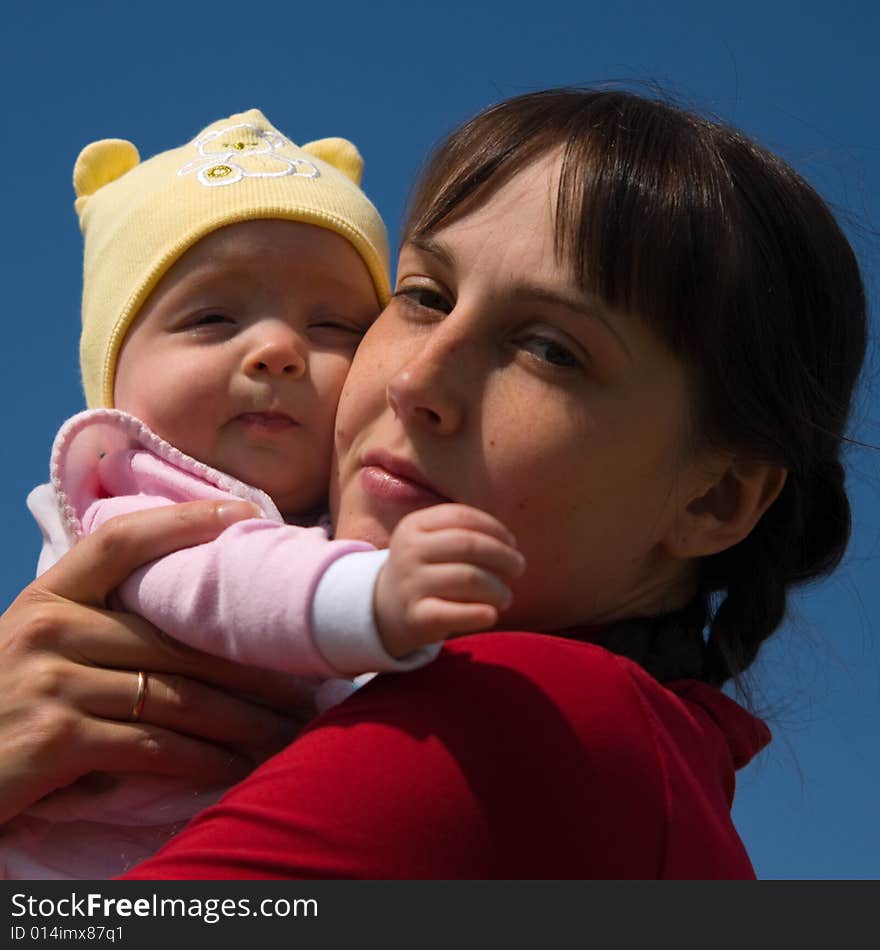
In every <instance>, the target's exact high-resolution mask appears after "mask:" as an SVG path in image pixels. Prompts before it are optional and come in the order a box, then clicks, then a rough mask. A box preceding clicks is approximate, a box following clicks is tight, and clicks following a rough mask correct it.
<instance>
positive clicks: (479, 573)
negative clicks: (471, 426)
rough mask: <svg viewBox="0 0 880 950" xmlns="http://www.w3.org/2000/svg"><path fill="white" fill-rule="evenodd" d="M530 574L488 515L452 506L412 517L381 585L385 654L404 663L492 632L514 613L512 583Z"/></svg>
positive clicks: (378, 611)
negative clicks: (459, 637)
mask: <svg viewBox="0 0 880 950" xmlns="http://www.w3.org/2000/svg"><path fill="white" fill-rule="evenodd" d="M524 570H525V559H524V558H523V556H522V554H520V552H519V551H517V549H516V541H515V539H514V538H513V536H512V535H511V534H510V532H509V531H508V530H507V528H505V527H504V525H502V524H501V522H500V521H498V520H497V519H496V518H494V517H492V516H491V515H489V514H487V513H486V512H484V511H480V510H478V509H476V508H470V507H467V506H465V505H457V504H446V505H436V506H434V507H431V508H425V509H422V510H420V511H415V512H413V513H412V514H410V515H407V516H406V517H405V518H403V519H402V520H401V521H400V523H399V524H398V525H397V527H396V528H395V529H394V532H393V534H392V536H391V541H390V544H389V554H388V560H387V561H386V563H385V565H384V566H383V567H382V569H381V571H380V573H379V576H378V579H377V582H376V589H375V599H374V610H375V616H376V626H377V627H378V629H379V633H380V636H381V638H382V642H383V643H384V645H385V649H386V650H387V651H388V652H389V653H390V654H392V655H393V656H401V655H402V654H405V653H407V652H408V651H411V650H413V649H415V648H418V647H423V646H425V645H427V644H430V643H435V642H437V641H439V640H443V639H445V638H446V637H449V636H453V635H456V634H464V633H475V632H477V631H479V630H486V629H489V628H491V627H493V626H494V625H495V624H496V622H497V621H498V615H499V613H500V611H502V610H504V609H505V608H506V607H508V606H510V602H511V598H512V595H511V591H510V587H509V586H508V583H509V582H510V581H512V580H513V579H514V578H516V577H518V576H519V575H520V574H522V573H523V571H524Z"/></svg>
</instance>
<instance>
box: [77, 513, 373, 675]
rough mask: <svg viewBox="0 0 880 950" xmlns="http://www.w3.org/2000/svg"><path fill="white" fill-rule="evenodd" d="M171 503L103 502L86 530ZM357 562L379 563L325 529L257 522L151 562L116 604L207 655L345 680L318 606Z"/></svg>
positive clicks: (120, 593) (364, 549)
mask: <svg viewBox="0 0 880 950" xmlns="http://www.w3.org/2000/svg"><path fill="white" fill-rule="evenodd" d="M232 497H233V496H230V498H232ZM169 503H170V502H169V500H168V499H163V498H161V497H153V496H145V495H140V496H133V497H132V496H129V497H116V498H108V499H102V500H101V501H99V502H97V503H96V504H95V505H93V506H92V508H91V509H90V510H89V512H88V513H87V517H86V518H84V519H83V522H84V526H85V527H86V528H87V530H95V529H96V528H97V527H98V526H99V525H100V524H102V523H103V522H104V521H106V520H108V519H109V518H111V517H113V516H115V515H118V514H122V513H124V512H127V511H132V510H135V509H139V508H145V507H155V506H156V505H160V504H169ZM353 552H359V554H358V556H359V557H362V558H365V559H366V561H367V563H369V562H370V560H371V559H372V558H374V557H376V555H377V553H378V552H375V551H374V550H373V549H372V548H371V547H370V546H369V545H366V544H363V543H361V542H356V541H329V540H328V539H327V537H326V535H325V533H324V532H323V530H321V529H320V528H300V527H296V526H294V525H287V524H283V523H279V522H276V521H272V520H270V519H268V518H253V519H248V520H246V521H240V522H238V523H236V524H234V525H232V526H231V527H230V528H227V530H226V531H224V532H223V533H222V534H221V535H219V537H217V538H215V539H214V540H213V541H210V542H208V543H206V544H200V545H197V546H195V547H191V548H185V549H183V550H180V551H175V552H173V553H172V554H169V555H167V556H165V557H163V558H160V559H159V560H157V561H153V562H151V563H150V564H148V565H146V566H144V567H143V568H141V569H140V570H138V571H135V572H134V573H133V574H132V575H131V576H130V577H129V578H128V579H127V580H126V581H124V582H123V584H122V585H120V587H119V588H117V591H116V594H117V596H118V598H119V601H120V603H121V605H122V606H123V607H124V608H125V609H127V610H130V611H133V612H134V613H137V614H139V615H140V616H142V617H144V618H145V619H147V620H149V621H150V622H151V623H152V624H154V625H155V626H157V627H158V628H159V629H160V630H162V631H164V632H165V633H167V634H168V635H169V636H171V637H173V638H174V639H176V640H180V641H181V642H183V643H186V644H188V645H190V646H193V647H196V648H197V649H200V650H204V651H205V652H208V653H212V654H214V655H216V656H222V657H225V658H226V659H230V660H234V661H236V662H239V663H245V664H249V665H253V666H261V667H264V668H267V669H275V670H284V671H287V672H290V673H296V674H299V675H301V676H321V677H328V676H331V677H333V676H339V675H343V674H347V673H348V672H350V670H349V669H347V668H346V669H344V670H342V669H340V668H339V667H338V666H336V665H334V662H333V661H337V662H339V661H340V659H341V660H342V661H344V660H345V653H344V651H342V653H343V655H342V657H341V658H340V657H338V656H335V657H333V658H332V660H331V658H329V657H327V656H325V654H324V653H323V652H322V651H321V649H319V645H318V643H317V642H316V638H315V630H314V628H313V624H312V600H313V596H314V592H315V588H316V587H317V585H318V583H319V581H320V580H321V578H322V576H323V575H324V573H325V572H326V571H327V569H328V568H329V567H330V565H332V564H333V563H334V562H335V561H336V560H337V559H338V558H340V557H344V556H346V555H348V556H350V555H352V553H353ZM361 552H362V553H361ZM377 642H378V638H377ZM337 652H339V651H337ZM363 652H364V653H365V654H366V655H365V656H364V657H363V658H362V659H363V662H365V663H367V664H369V665H368V666H366V667H364V668H362V669H357V670H354V672H364V671H365V670H367V669H370V670H372V669H376V668H386V669H387V668H388V666H389V664H388V663H385V664H384V665H383V664H382V663H381V659H382V657H381V656H375V655H374V654H375V651H373V654H371V653H369V652H368V651H367V649H366V648H364V649H363Z"/></svg>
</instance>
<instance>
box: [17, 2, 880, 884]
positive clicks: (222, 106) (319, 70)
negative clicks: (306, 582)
mask: <svg viewBox="0 0 880 950" xmlns="http://www.w3.org/2000/svg"><path fill="white" fill-rule="evenodd" d="M611 7H612V5H610V4H607V3H601V4H600V3H594V2H591V0H557V2H556V3H553V4H549V3H548V4H536V3H526V2H521V0H484V2H482V3H480V4H476V3H472V2H464V0H444V2H442V3H438V2H436V0H435V2H431V3H427V2H424V0H410V2H408V3H402V2H401V3H393V4H392V3H386V2H382V0H374V2H373V3H370V4H360V3H359V4H352V3H349V2H348V0H337V2H335V3H333V4H332V5H331V4H325V3H321V2H319V0H312V2H306V3H298V4H290V3H285V4H280V3H273V2H268V0H264V2H255V3H249V4H243V3H235V2H230V0H213V2H211V3H207V4H183V3H180V2H179V0H177V2H168V0H153V2H152V3H150V4H143V5H141V4H110V3H96V2H91V0H83V2H79V3H76V4H69V5H68V4H63V5H62V4H57V5H53V9H50V8H49V7H47V6H46V5H45V4H43V5H24V4H17V5H13V6H12V7H10V9H9V10H8V11H7V12H6V14H5V16H4V30H3V38H2V40H0V45H2V56H0V85H2V88H3V89H4V91H5V95H4V106H5V108H6V109H7V110H9V111H8V112H7V116H6V120H5V121H4V122H3V123H2V128H3V140H4V150H3V151H4V154H5V165H4V167H5V172H4V185H3V210H4V217H5V225H6V226H5V227H4V228H3V229H2V232H0V242H2V261H3V269H4V280H3V283H4V299H5V304H4V308H3V309H4V313H5V317H6V351H5V357H6V358H5V360H4V363H5V372H4V373H3V375H2V378H0V392H2V405H3V406H4V409H3V414H4V428H5V430H6V435H7V450H6V452H5V453H4V457H5V458H6V463H5V464H4V465H3V467H2V470H0V480H2V481H0V485H2V493H3V496H4V498H5V499H6V504H5V507H4V512H3V525H4V534H5V536H6V541H7V543H6V544H5V545H4V546H3V551H2V553H0V603H2V604H4V605H5V604H7V603H8V602H9V601H10V600H11V599H12V597H13V596H14V595H15V593H16V592H17V591H18V590H19V589H20V588H21V587H22V586H23V585H24V584H25V583H26V582H27V581H28V580H29V579H30V578H31V577H32V576H33V568H34V565H35V562H36V556H37V552H38V548H39V537H38V532H37V529H36V527H35V526H34V525H33V524H32V523H31V521H30V516H29V515H28V513H27V511H26V509H25V506H24V499H25V496H26V494H27V492H28V490H29V489H30V487H31V486H33V485H34V484H36V483H37V482H39V481H43V480H45V476H46V465H47V458H48V450H49V445H50V443H51V439H52V436H53V434H54V431H55V429H56V428H57V426H58V424H59V423H60V422H61V421H62V420H63V419H64V418H65V417H66V416H68V415H70V414H72V413H73V412H75V411H77V410H78V409H80V408H81V407H82V396H81V392H80V388H79V381H78V369H77V339H78V333H79V293H80V284H79V281H80V266H81V258H80V250H81V249H80V237H79V232H78V228H77V223H76V218H75V215H74V213H73V191H72V186H71V173H72V169H73V163H74V161H75V159H76V156H77V154H78V152H79V150H80V149H81V148H82V147H83V146H84V145H85V144H87V143H88V142H90V141H92V140H94V139H99V138H105V137H118V138H128V139H130V140H132V141H133V142H134V143H135V144H136V145H137V146H138V148H139V149H140V151H141V154H142V155H144V156H148V155H150V154H152V153H154V152H156V151H159V150H162V149H165V148H168V147H171V146H174V145H178V144H181V143H183V142H184V141H187V140H188V139H190V138H191V137H192V136H193V135H194V134H195V133H196V132H198V131H199V130H200V129H201V128H202V127H203V126H205V125H207V124H208V123H209V122H211V121H213V120H215V119H218V118H222V117H224V116H226V115H229V114H231V113H233V112H237V111H242V110H244V109H247V108H251V107H257V108H260V109H261V110H262V111H263V112H264V113H265V114H266V115H267V116H268V118H269V119H270V120H271V121H272V122H274V123H275V124H276V125H277V126H278V127H279V128H281V129H282V130H283V131H284V132H286V133H287V134H288V135H290V136H291V137H292V138H294V139H295V140H298V141H301V142H302V141H308V140H310V139H314V138H320V137H323V136H327V135H344V136H346V137H348V138H350V139H352V140H353V141H354V142H356V143H357V145H358V147H359V148H360V150H361V152H362V153H363V155H364V156H365V158H366V170H365V178H364V185H365V188H366V190H367V192H368V194H369V195H370V196H371V197H372V199H373V200H374V202H375V203H376V204H377V206H378V207H379V209H380V210H381V211H382V213H383V214H384V215H385V218H386V220H387V222H388V225H389V230H390V231H391V233H392V236H394V235H395V234H396V230H397V225H398V222H399V219H400V214H401V210H402V206H403V202H404V199H405V195H406V192H407V188H408V185H409V183H410V181H411V180H412V179H413V177H414V175H415V173H416V171H417V169H418V167H419V164H420V162H421V160H422V158H423V157H424V155H425V153H426V152H427V150H428V149H429V148H430V146H431V145H432V144H433V143H434V142H436V141H437V139H438V138H439V137H440V136H441V135H442V134H443V133H445V132H446V131H448V130H449V129H451V128H452V127H453V126H455V125H456V124H457V123H458V122H460V121H462V120H463V119H465V118H467V117H468V116H469V115H470V114H472V113H473V112H475V111H476V110H477V109H479V108H481V107H483V106H485V105H488V104H490V103H492V102H494V101H497V100H498V99H501V98H504V97H506V96H510V95H514V94H516V93H520V92H524V91H528V90H532V89H538V88H542V87H547V86H556V85H565V84H589V83H596V82H602V81H606V80H620V81H625V82H630V83H636V82H645V81H647V82H654V83H659V84H661V85H663V86H664V87H665V88H666V89H668V90H670V91H673V92H675V93H677V94H678V95H679V96H680V98H681V99H682V100H683V101H685V102H686V103H689V104H692V105H694V106H696V107H698V108H700V109H703V110H708V111H711V112H714V113H715V114H717V115H719V116H720V117H722V118H724V119H726V120H728V121H730V122H732V123H734V124H735V125H738V126H740V127H741V128H743V129H744V130H745V131H747V132H748V133H750V134H751V135H753V136H754V137H756V138H758V139H759V140H760V141H761V142H763V143H764V144H766V145H768V146H769V147H771V148H772V149H774V150H776V151H778V152H779V153H780V154H781V155H782V156H783V157H784V158H785V159H787V160H788V161H789V162H791V163H792V164H793V165H794V166H795V167H796V168H797V169H798V170H799V171H800V172H801V173H802V174H803V175H804V176H805V177H806V178H807V179H808V180H809V181H810V182H811V183H812V184H813V185H814V186H815V187H817V188H818V189H819V191H820V192H821V193H822V194H823V195H825V197H826V198H827V199H828V200H829V201H830V202H831V203H832V205H833V206H834V207H835V208H836V209H837V210H838V211H839V213H840V216H841V220H842V222H843V224H844V227H845V229H846V230H847V232H848V234H849V235H850V237H851V239H852V241H853V243H854V246H855V247H856V250H857V253H858V254H859V256H860V259H861V261H862V264H863V268H864V273H865V278H866V282H867V286H868V292H869V294H870V296H871V298H872V300H873V301H874V304H873V306H872V320H873V333H874V334H875V342H874V347H873V350H872V354H871V357H870V359H869V366H868V372H867V375H866V384H865V386H864V387H863V390H862V393H861V395H860V399H859V403H858V407H857V413H856V418H855V419H854V426H853V433H852V434H853V436H854V437H855V438H857V439H859V440H861V441H863V442H869V443H873V444H875V445H878V444H880V383H878V378H877V370H878V352H877V345H876V333H877V322H876V320H877V304H876V301H877V299H878V292H880V286H878V251H880V237H878V233H877V229H878V225H880V132H878V122H877V114H878V113H877V104H876V90H877V75H876V73H877V67H878V65H880V64H878V57H877V46H876V36H877V33H878V29H880V14H878V9H880V8H878V7H877V5H875V4H873V3H868V2H867V0H864V2H862V3H858V2H851V0H838V2H836V3H833V4H831V3H828V2H827V0H826V2H823V3H814V2H776V3H774V2H769V3H768V2H764V3H753V2H748V0H743V2H739V3H737V4H725V5H723V6H722V5H718V4H712V3H706V2H702V3H684V2H675V0H667V2H666V3H663V4H658V3H655V2H648V0H631V2H629V3H621V4H616V5H614V8H613V9H611ZM850 471H851V477H850V486H851V492H852V497H853V504H854V512H855V533H854V537H853V542H852V546H851V549H850V553H849V555H848V557H847V559H846V561H845V563H844V566H843V568H842V569H841V570H840V571H839V572H838V574H837V575H835V577H834V578H833V579H832V580H830V581H828V582H825V583H823V584H821V585H818V586H816V587H815V588H813V589H811V590H810V591H809V592H806V593H804V594H802V595H800V596H798V597H796V598H795V600H794V603H793V610H792V616H791V618H790V620H789V621H788V622H787V623H786V625H785V627H784V629H783V630H782V631H781V632H780V633H779V634H778V635H777V637H776V638H775V639H774V641H771V643H770V644H768V646H767V648H766V649H765V651H764V653H763V654H762V658H761V661H760V663H759V665H758V670H757V673H758V687H759V694H758V695H759V700H760V703H761V706H762V708H763V709H765V710H767V711H768V719H769V722H770V725H771V727H772V729H773V731H774V733H775V735H776V740H775V742H774V743H773V745H772V746H771V747H770V749H769V750H768V751H767V752H766V753H765V754H764V755H763V756H762V757H761V758H760V759H759V760H758V761H756V762H755V763H753V764H752V765H751V766H750V767H749V768H748V769H747V770H746V771H745V772H743V773H741V776H740V780H739V788H738V792H737V801H736V805H735V809H734V816H735V819H736V821H737V824H738V827H739V828H740V831H741V834H742V835H743V838H744V839H745V842H746V844H747V846H748V848H749V851H750V853H751V855H752V858H753V861H754V863H755V866H756V869H757V872H758V874H759V876H760V877H764V878H796V879H805V878H822V879H830V878H876V877H878V876H880V875H878V872H880V819H878V815H877V795H878V792H877V790H878V788H880V752H878V749H880V741H878V736H880V647H878V623H877V619H878V617H880V597H878V579H880V452H878V451H870V450H866V449H857V450H856V451H854V452H852V453H851V455H850Z"/></svg>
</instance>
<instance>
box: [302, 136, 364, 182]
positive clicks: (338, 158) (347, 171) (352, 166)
mask: <svg viewBox="0 0 880 950" xmlns="http://www.w3.org/2000/svg"><path fill="white" fill-rule="evenodd" d="M302 150H303V151H304V152H308V153H309V154H310V155H314V156H315V158H320V159H321V161H323V162H327V164H328V165H332V166H333V167H334V168H338V169H339V170H340V171H341V172H342V173H343V174H344V175H347V176H348V177H349V178H350V179H351V180H352V181H353V182H354V183H355V184H356V185H359V184H360V183H361V174H362V172H363V170H364V160H363V159H362V158H361V153H360V152H359V151H358V150H357V148H355V146H354V144H353V143H352V142H349V141H348V139H340V138H329V139H318V140H317V141H315V142H307V143H306V144H305V145H303V146H302Z"/></svg>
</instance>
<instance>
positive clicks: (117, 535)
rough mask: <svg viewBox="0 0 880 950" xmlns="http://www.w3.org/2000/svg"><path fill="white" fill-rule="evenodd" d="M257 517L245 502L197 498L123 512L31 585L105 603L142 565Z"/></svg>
mask: <svg viewBox="0 0 880 950" xmlns="http://www.w3.org/2000/svg"><path fill="white" fill-rule="evenodd" d="M258 515H259V509H258V508H257V507H256V506H255V505H252V504H251V503H250V502H246V501H240V502H232V501H221V502H216V501H193V502H185V503H182V504H178V505H168V506H165V507H162V508H151V509H149V510H148V511H138V512H134V513H132V514H128V515H122V516H120V517H118V518H113V519H111V520H110V521H108V522H107V523H106V524H105V525H103V526H102V527H101V528H99V529H98V530H97V531H96V532H95V533H94V534H92V535H89V537H87V538H83V539H82V540H81V541H79V542H78V543H77V544H76V545H74V547H73V548H72V549H71V550H70V551H69V552H68V553H67V554H66V555H65V556H64V557H63V558H62V559H61V560H60V561H59V562H58V563H57V564H55V565H54V566H53V567H52V568H50V569H49V570H48V571H46V573H45V574H42V575H41V576H40V577H39V578H38V579H37V580H36V581H34V582H33V583H32V585H31V586H32V587H36V588H40V589H43V590H45V591H48V592H50V593H52V594H55V595H57V596H59V597H63V598H67V599H69V600H75V601H77V602H79V603H81V604H92V605H94V606H103V605H104V604H105V602H106V598H107V595H108V594H109V593H110V591H112V590H113V589H114V588H116V587H118V586H119V585H120V584H121V583H122V581H124V580H125V578H126V577H128V575H129V574H131V572H132V571H134V570H136V569H137V568H138V567H140V566H141V565H143V564H147V563H149V562H150V561H154V560H155V559H156V558H159V557H163V556H164V555H166V554H169V553H170V552H171V551H177V550H179V549H180V548H185V547H191V546H192V545H194V544H202V543H204V542H205V541H210V540H212V539H213V538H215V537H217V535H218V534H220V533H221V532H222V531H223V530H224V529H225V528H227V527H228V526H229V525H231V524H234V523H235V522H236V521H241V520H243V519H245V518H253V517H257V516H258Z"/></svg>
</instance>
